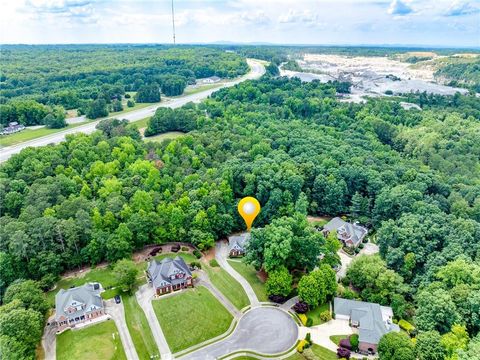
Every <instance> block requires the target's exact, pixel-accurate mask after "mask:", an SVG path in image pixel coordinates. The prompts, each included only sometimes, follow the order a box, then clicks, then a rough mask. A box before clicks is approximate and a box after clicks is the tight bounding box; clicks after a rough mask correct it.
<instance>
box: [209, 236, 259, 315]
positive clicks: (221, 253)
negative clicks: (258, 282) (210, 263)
mask: <svg viewBox="0 0 480 360" xmlns="http://www.w3.org/2000/svg"><path fill="white" fill-rule="evenodd" d="M227 257H228V247H227V244H225V243H224V242H222V241H219V242H217V244H216V248H215V259H217V261H218V263H219V265H220V266H221V267H222V268H223V269H224V270H225V271H226V272H228V273H229V274H230V275H231V276H232V277H233V278H234V279H235V280H237V281H238V282H239V283H240V285H242V287H243V289H244V290H245V292H246V293H247V296H248V300H250V304H251V305H252V308H253V307H256V306H259V305H260V302H259V301H258V298H257V295H256V294H255V291H253V288H252V286H251V285H250V283H249V282H248V281H247V280H246V279H245V278H244V277H243V276H242V275H240V274H239V273H238V272H236V271H235V269H234V268H232V267H231V266H230V264H229V263H228V261H227Z"/></svg>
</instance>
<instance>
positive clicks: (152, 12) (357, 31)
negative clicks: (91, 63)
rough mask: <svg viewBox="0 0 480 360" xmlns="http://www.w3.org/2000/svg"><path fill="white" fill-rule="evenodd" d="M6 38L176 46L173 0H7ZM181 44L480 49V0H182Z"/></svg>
mask: <svg viewBox="0 0 480 360" xmlns="http://www.w3.org/2000/svg"><path fill="white" fill-rule="evenodd" d="M0 1H1V7H0V9H1V10H2V11H1V13H0V26H1V28H0V31H1V33H0V43H2V44H7V43H24V44H57V43H62V44H64V43H69V44H70V43H171V42H172V22H171V0H147V1H145V0H116V1H114V0H97V1H95V0H0ZM174 4H175V23H176V38H177V43H215V42H234V43H273V44H334V45H385V44H390V45H420V46H445V47H480V0H336V1H335V0H276V1H273V0H203V1H201V0H174Z"/></svg>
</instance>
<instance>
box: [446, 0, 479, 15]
mask: <svg viewBox="0 0 480 360" xmlns="http://www.w3.org/2000/svg"><path fill="white" fill-rule="evenodd" d="M478 12H480V8H479V7H478V6H474V5H472V4H471V3H470V2H468V1H461V0H455V1H453V2H452V4H451V5H450V7H449V8H448V9H447V11H446V12H445V15H446V16H464V15H470V14H475V13H478Z"/></svg>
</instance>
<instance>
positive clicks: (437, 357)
mask: <svg viewBox="0 0 480 360" xmlns="http://www.w3.org/2000/svg"><path fill="white" fill-rule="evenodd" d="M416 339H417V340H416V343H415V352H416V354H417V358H418V359H419V360H443V359H445V354H446V353H445V349H444V347H443V346H442V344H441V343H440V341H441V339H442V338H441V336H440V334H439V333H438V331H434V330H433V331H425V332H421V333H420V334H418V335H417V337H416Z"/></svg>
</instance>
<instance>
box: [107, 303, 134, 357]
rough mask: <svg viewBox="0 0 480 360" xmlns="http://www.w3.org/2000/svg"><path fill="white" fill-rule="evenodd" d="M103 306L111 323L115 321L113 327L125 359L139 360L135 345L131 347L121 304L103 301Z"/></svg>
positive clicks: (131, 342)
mask: <svg viewBox="0 0 480 360" xmlns="http://www.w3.org/2000/svg"><path fill="white" fill-rule="evenodd" d="M105 305H106V307H105V310H106V313H107V314H108V315H110V316H111V318H112V319H113V321H115V325H117V329H118V333H119V334H120V339H121V340H122V344H123V348H124V350H125V355H126V356H127V359H128V360H139V358H138V354H137V350H136V349H135V345H133V341H132V337H131V336H130V332H129V331H128V327H127V322H126V321H125V310H124V308H123V303H120V304H115V301H113V300H112V299H110V300H107V301H105Z"/></svg>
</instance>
